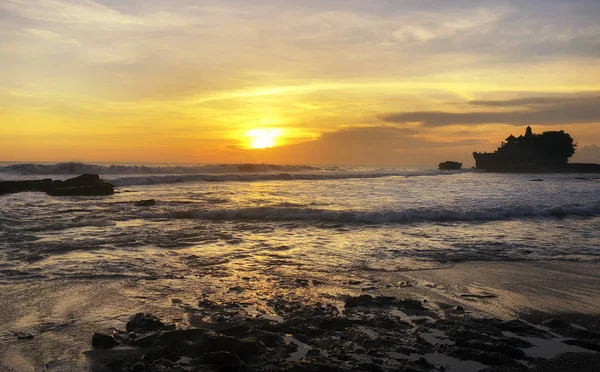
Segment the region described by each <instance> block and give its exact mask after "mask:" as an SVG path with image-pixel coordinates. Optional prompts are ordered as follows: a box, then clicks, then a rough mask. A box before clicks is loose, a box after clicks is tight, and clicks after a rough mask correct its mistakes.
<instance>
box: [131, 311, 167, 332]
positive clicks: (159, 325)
mask: <svg viewBox="0 0 600 372" xmlns="http://www.w3.org/2000/svg"><path fill="white" fill-rule="evenodd" d="M163 328H165V323H163V322H161V321H160V319H158V317H157V316H155V315H152V314H146V313H137V314H135V315H134V316H132V317H131V318H129V321H128V322H127V324H125V329H126V330H127V332H151V331H159V330H161V329H163Z"/></svg>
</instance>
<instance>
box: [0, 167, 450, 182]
mask: <svg viewBox="0 0 600 372" xmlns="http://www.w3.org/2000/svg"><path fill="white" fill-rule="evenodd" d="M3 173H4V174H10V175H19V176H23V177H26V176H36V177H38V178H39V176H45V175H47V176H52V175H60V176H67V175H79V174H83V173H93V174H99V175H105V176H107V177H106V178H107V179H108V180H110V182H111V183H113V184H114V185H115V186H117V187H119V186H121V187H123V186H141V185H158V184H172V183H186V182H230V181H239V182H244V181H246V182H249V181H286V180H342V179H356V178H358V179H369V178H382V177H392V176H404V177H411V176H433V175H440V174H451V173H446V172H440V171H438V170H434V169H429V170H397V169H373V168H370V169H368V170H366V169H358V168H342V167H335V166H329V167H328V166H324V167H317V166H308V165H277V164H222V165H189V166H188V165H166V166H149V165H98V164H86V163H73V162H71V163H58V164H11V165H6V166H0V178H2V174H3Z"/></svg>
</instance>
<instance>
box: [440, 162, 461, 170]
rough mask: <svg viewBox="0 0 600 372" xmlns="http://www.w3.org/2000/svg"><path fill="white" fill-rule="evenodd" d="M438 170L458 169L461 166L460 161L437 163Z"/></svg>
mask: <svg viewBox="0 0 600 372" xmlns="http://www.w3.org/2000/svg"><path fill="white" fill-rule="evenodd" d="M438 168H439V169H440V170H460V168H462V163H459V162H457V161H445V162H443V163H440V164H439V165H438Z"/></svg>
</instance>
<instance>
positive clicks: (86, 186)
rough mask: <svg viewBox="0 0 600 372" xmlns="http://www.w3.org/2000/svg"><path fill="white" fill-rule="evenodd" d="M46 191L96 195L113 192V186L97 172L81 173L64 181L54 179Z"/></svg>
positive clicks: (60, 193)
mask: <svg viewBox="0 0 600 372" xmlns="http://www.w3.org/2000/svg"><path fill="white" fill-rule="evenodd" d="M46 192H47V193H48V194H49V195H53V196H97V195H112V194H114V193H115V191H114V186H113V185H112V184H111V183H108V182H105V181H102V180H101V179H100V176H98V175H97V174H82V175H81V176H78V177H75V178H70V179H68V180H65V181H54V182H52V185H51V186H50V188H49V189H48V190H47V191H46Z"/></svg>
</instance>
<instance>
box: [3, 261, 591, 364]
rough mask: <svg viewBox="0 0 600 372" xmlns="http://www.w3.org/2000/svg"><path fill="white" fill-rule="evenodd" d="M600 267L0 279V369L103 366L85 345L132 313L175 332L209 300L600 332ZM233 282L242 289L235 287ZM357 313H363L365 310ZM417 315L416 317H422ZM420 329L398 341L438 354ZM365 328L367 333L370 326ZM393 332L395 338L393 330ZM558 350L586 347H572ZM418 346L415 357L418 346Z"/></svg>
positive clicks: (254, 311)
mask: <svg viewBox="0 0 600 372" xmlns="http://www.w3.org/2000/svg"><path fill="white" fill-rule="evenodd" d="M598 267H599V264H598V263H583V262H553V261H545V262H489V261H488V262H463V263H458V264H456V265H454V266H452V267H449V268H441V269H433V270H426V271H409V272H372V271H360V272H356V273H354V275H352V278H349V277H340V276H336V275H331V276H329V278H326V277H322V276H319V277H311V278H308V277H301V278H299V277H294V276H293V274H292V275H291V276H290V277H286V276H285V273H283V274H282V273H279V274H278V273H274V274H273V275H272V276H271V277H262V278H261V277H260V273H258V272H257V273H256V275H254V276H253V277H252V278H248V277H246V278H242V277H241V276H238V277H237V278H235V275H234V278H219V277H218V276H219V275H218V273H214V274H215V275H214V276H211V275H210V274H209V275H205V276H203V277H201V278H200V277H199V278H171V279H160V280H154V281H140V282H138V283H134V282H132V281H129V280H114V281H104V280H100V281H89V280H87V281H86V280H82V281H68V282H61V281H54V282H53V281H50V282H44V283H36V284H35V285H31V283H29V284H27V285H24V286H20V285H19V284H14V285H12V284H11V285H2V287H3V291H2V294H0V304H2V307H3V308H4V309H6V310H5V311H4V312H3V313H2V315H0V323H1V324H3V325H5V326H4V327H3V332H2V333H1V334H0V344H3V345H4V346H3V347H2V349H4V351H3V352H2V354H1V355H0V366H3V368H5V369H6V370H10V368H13V370H17V371H28V370H35V369H36V368H40V367H42V366H47V365H50V366H56V368H54V369H56V370H70V369H69V368H71V367H76V369H80V370H90V371H91V370H93V371H100V370H103V369H102V368H101V366H102V365H103V363H104V362H103V360H104V359H103V358H100V361H95V362H91V361H92V360H95V357H94V355H97V354H98V350H95V349H93V350H92V348H91V343H90V340H91V337H92V335H93V334H94V332H100V331H102V330H103V329H107V328H114V329H122V328H123V325H124V324H125V322H126V321H127V319H128V318H129V317H130V316H131V315H133V314H135V313H137V312H144V313H152V314H157V315H158V316H159V317H160V318H161V319H162V320H163V321H164V322H165V323H168V324H174V325H175V326H176V327H177V328H181V329H185V328H187V327H188V326H189V325H194V326H198V325H204V326H205V325H206V319H205V318H206V316H208V315H207V313H206V309H205V308H203V307H202V303H203V302H204V305H205V306H206V304H212V306H213V309H214V308H216V309H217V310H218V311H221V310H227V309H228V308H229V309H230V310H231V306H234V305H235V304H237V305H235V306H234V308H235V309H236V310H235V311H234V310H231V311H230V313H231V312H232V311H233V313H231V314H229V315H232V314H234V315H235V316H237V317H242V318H243V316H244V314H245V316H246V317H247V318H248V319H251V318H261V319H266V320H270V321H279V320H283V319H286V318H287V317H290V316H291V317H292V318H293V314H292V313H290V312H289V311H288V312H286V310H285V309H287V308H288V307H289V306H290V304H296V305H294V306H299V307H300V308H310V307H311V306H315V304H317V303H320V304H322V305H323V306H324V305H325V304H326V305H327V306H334V307H336V308H337V309H338V310H339V311H340V314H342V313H343V314H344V315H343V317H346V316H347V315H346V313H344V310H348V309H347V306H345V305H347V301H348V299H349V298H361V297H360V296H370V297H372V298H374V299H377V298H379V297H381V296H388V297H389V298H397V299H411V300H416V301H419V302H420V303H422V304H423V306H424V308H425V309H426V310H423V311H425V313H423V316H425V317H429V318H431V319H436V322H439V321H441V320H442V319H447V318H449V317H454V316H455V315H458V316H459V318H460V319H459V318H456V319H457V320H456V322H458V323H457V325H456V326H455V327H454V328H452V327H450V329H451V332H453V331H452V329H455V328H456V327H458V328H461V327H464V326H467V325H468V324H471V325H473V326H474V325H476V324H479V323H478V322H479V320H478V319H481V318H495V319H498V321H508V320H511V319H512V320H514V319H517V318H519V319H524V320H527V321H532V322H533V321H544V320H548V319H550V318H554V319H562V320H563V322H564V321H565V320H566V321H567V322H568V323H574V324H576V326H577V327H584V328H586V329H588V330H590V331H594V332H598V331H600V308H598V306H597V304H598V303H600V270H598ZM549 273H551V275H548V274H549ZM275 278H278V280H276V281H275V280H274V279H275ZM176 282H179V283H176ZM236 282H239V285H231V284H233V283H236ZM364 298H367V297H364ZM238 305H240V306H238ZM371 305H373V304H370V305H369V306H367V307H366V308H367V309H368V312H369V313H370V314H371V315H370V316H372V317H374V319H379V317H381V316H383V317H384V318H385V319H387V317H389V314H388V313H387V312H388V311H390V309H391V308H394V309H396V310H398V311H399V312H400V313H401V314H402V315H400V316H399V318H398V319H397V321H398V322H402V324H404V323H407V322H408V323H411V319H412V318H411V315H409V314H408V313H409V312H410V309H409V310H407V309H404V308H402V307H401V306H396V305H394V306H392V307H391V308H390V307H389V306H383V307H380V306H378V305H377V301H375V306H371ZM359 308H360V306H359ZM240 309H241V310H240ZM453 309H458V310H459V313H460V314H453V312H454V310H453ZM461 309H463V310H464V311H462V310H461ZM392 310H393V309H392ZM407 311H408V312H407ZM357 314H359V315H357V316H359V317H361V316H363V315H364V314H363V313H361V312H358V313H357ZM330 315H331V316H333V315H332V314H330ZM232 316H233V315H232ZM337 316H338V315H335V317H337ZM340 316H342V315H340ZM415 316H417V318H418V316H419V314H416V315H415ZM209 318H210V316H209ZM198 320H202V321H201V322H198ZM375 323H376V322H375ZM364 324H365V325H363V326H362V327H368V325H369V323H368V322H367V323H364ZM399 324H400V323H399ZM498 324H500V323H498ZM422 327H426V328H427V327H429V328H430V329H429V330H430V331H432V332H433V334H434V335H435V334H436V333H435V332H437V331H436V330H435V329H437V328H435V327H437V323H435V326H434V325H433V324H432V325H428V323H427V322H426V323H424V324H416V323H413V328H414V329H413V333H403V334H398V335H396V337H398V338H399V339H400V338H402V339H403V341H402V342H404V343H406V342H408V343H415V342H416V343H417V347H416V348H417V349H419V348H421V350H420V351H421V352H422V353H420V354H423V355H424V354H431V353H428V352H436V350H437V349H435V346H434V345H423V344H422V342H421V341H419V340H421V338H420V337H416V336H415V335H416V334H421V333H427V332H424V331H425V330H426V329H421V328H422ZM596 327H597V328H596ZM375 328H377V327H375ZM19 332H20V333H22V334H23V335H27V334H30V335H31V336H33V339H18V338H17V336H16V335H15V334H18V333H19ZM352 332H356V330H355V329H353V330H352ZM366 333H367V334H369V332H368V330H367V332H366ZM446 333H448V332H446ZM390 337H391V338H392V339H393V337H394V336H393V335H392V336H390ZM411 338H413V339H411ZM434 338H435V336H434ZM438 338H439V337H438ZM305 341H307V340H305ZM592 342H596V341H593V340H592ZM306 344H307V345H309V343H306ZM48 345H52V346H48ZM555 346H556V345H554V347H555ZM411 347H414V346H411ZM312 348H314V346H311V349H312ZM564 350H576V351H579V352H581V351H582V350H580V349H577V348H576V346H572V347H567V348H565V349H564ZM415 351H417V354H419V352H418V351H419V350H415ZM584 351H585V350H584ZM102 353H104V354H103V355H105V357H106V355H111V353H110V352H109V353H106V352H105V351H100V354H102ZM119 353H125V352H123V351H119ZM119 353H112V354H114V355H117V354H119ZM125 354H127V353H125ZM114 355H113V356H114ZM409 355H410V354H409ZM430 364H431V363H430ZM432 365H434V364H432ZM61 366H62V367H61ZM17 367H18V368H17ZM0 370H2V369H0ZM432 370H435V369H432Z"/></svg>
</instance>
